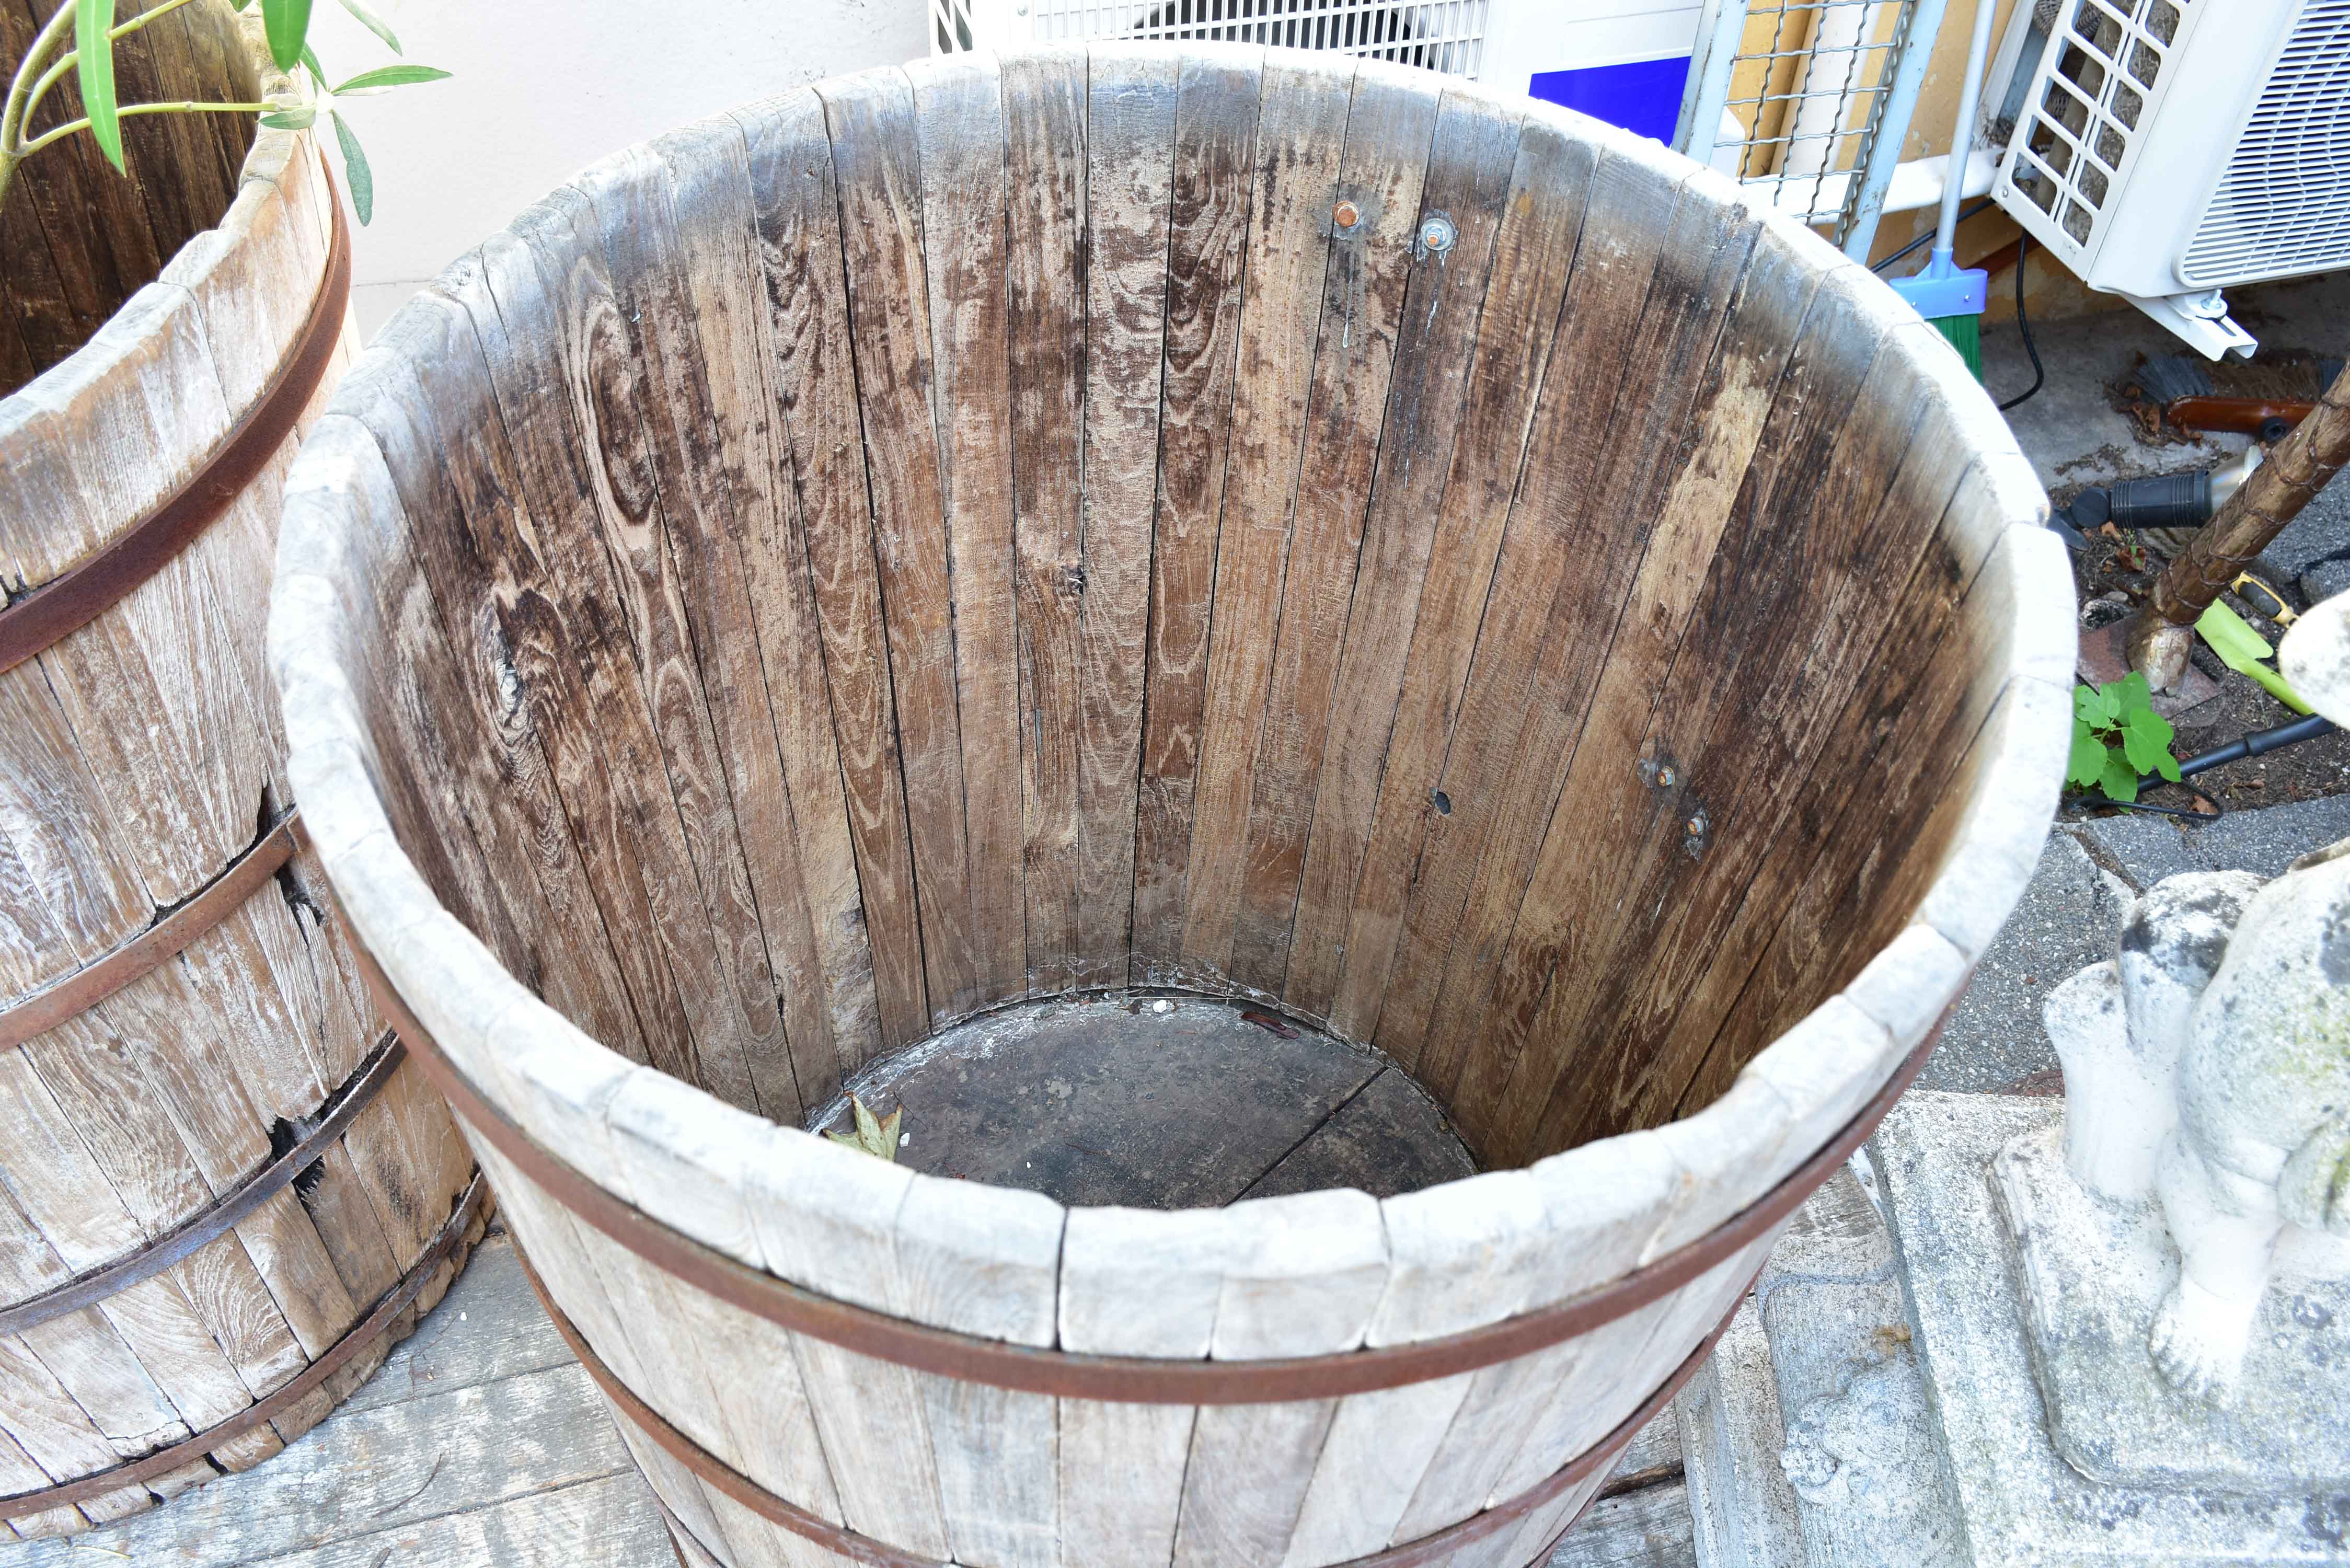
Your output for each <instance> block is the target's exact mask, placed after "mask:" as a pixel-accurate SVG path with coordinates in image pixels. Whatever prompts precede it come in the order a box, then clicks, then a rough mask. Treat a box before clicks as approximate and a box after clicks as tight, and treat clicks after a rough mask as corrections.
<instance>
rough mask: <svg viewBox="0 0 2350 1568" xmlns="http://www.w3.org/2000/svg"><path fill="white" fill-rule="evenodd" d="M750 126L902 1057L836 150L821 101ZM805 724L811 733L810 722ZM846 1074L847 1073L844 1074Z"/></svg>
mask: <svg viewBox="0 0 2350 1568" xmlns="http://www.w3.org/2000/svg"><path fill="white" fill-rule="evenodd" d="M741 123H742V125H743V134H744V138H745V140H746V141H747V143H748V145H749V149H750V171H751V188H752V191H753V192H754V205H755V207H756V211H757V223H758V238H759V257H760V265H761V271H762V274H763V275H764V279H765V285H766V295H767V311H768V347H769V350H770V352H771V354H772V355H773V370H772V375H773V380H772V389H773V396H774V398H775V407H776V409H777V410H778V411H779V413H780V414H781V416H782V419H783V422H784V428H785V435H786V439H787V442H788V445H789V448H790V452H791V462H792V473H793V483H794V488H795V493H796V494H797V496H798V499H799V517H798V519H797V524H796V526H795V527H793V529H792V531H791V534H790V535H789V545H788V549H789V554H790V556H792V557H795V558H798V559H805V561H806V568H807V576H808V581H809V586H810V590H811V592H812V595H813V597H814V600H815V607H816V626H817V628H818V635H819V639H820V641H821V644H822V649H823V657H824V663H823V669H824V672H825V680H826V682H827V687H828V690H829V694H830V701H831V708H832V732H833V735H834V736H835V738H836V742H837V746H838V750H839V773H840V778H841V784H842V788H843V790H844V792H845V794H846V795H847V802H848V813H849V831H850V836H851V841H852V842H853V844H854V846H855V853H856V862H857V871H858V888H859V890H860V893H861V897H862V909H863V921H862V924H863V929H864V935H865V945H866V949H867V951H868V953H869V954H870V959H871V964H872V971H873V984H874V991H875V1004H876V1006H877V1007H878V1009H879V1044H882V1045H887V1046H896V1045H903V1044H908V1043H909V1042H910V1041H913V1040H917V1039H920V1037H921V1036H922V1035H923V1034H925V1033H928V1032H929V1030H930V1027H931V1006H930V1002H929V1001H928V999H927V996H926V993H925V989H924V986H925V981H924V979H923V971H922V939H921V935H920V930H919V929H918V925H919V920H918V914H917V910H916V908H915V890H914V868H913V862H912V858H911V850H910V841H909V838H908V836H907V832H906V786H905V780H904V777H903V775H902V774H900V772H899V762H898V753H899V742H898V733H897V729H896V727H895V723H894V722H893V720H892V718H891V714H892V712H893V711H894V704H895V700H894V698H893V697H892V695H891V684H890V671H889V654H888V652H887V650H886V648H885V645H884V639H883V633H882V626H881V584H880V577H879V570H878V568H877V566H876V564H875V558H874V539H873V527H872V512H871V504H870V501H869V499H868V490H867V473H866V460H865V441H864V433H863V429H862V425H861V423H860V421H859V419H858V401H857V398H858V383H857V378H856V371H855V369H853V367H852V366H851V364H850V362H849V358H850V357H849V347H848V341H849V339H848V332H849V327H848V301H847V294H846V291H845V289H844V286H843V284H842V280H841V269H840V265H839V262H838V257H839V254H840V245H841V234H840V205H839V201H838V197H837V193H836V188H835V180H834V173H833V161H832V143H831V140H830V137H829V134H828V132H827V130H826V126H825V106H824V104H823V102H822V101H821V100H819V99H817V98H816V95H815V94H813V93H800V94H795V95H794V96H793V97H791V98H789V99H785V100H783V101H781V102H780V103H777V104H775V105H774V106H772V107H770V108H766V109H763V110H762V111H761V112H758V113H755V114H753V113H745V114H744V115H743V117H742V118H741ZM785 602H786V603H788V600H786V601H785ZM801 658H802V659H805V658H806V655H805V653H803V654H802V655H801ZM799 668H801V669H802V670H806V665H805V664H804V663H803V664H802V665H801V666H799ZM802 722H804V723H806V724H809V725H811V726H812V725H813V722H814V721H813V715H812V714H811V715H809V716H808V717H807V718H806V719H804V720H803V721H802ZM850 1065H852V1064H850V1063H848V1062H847V1061H844V1062H843V1063H842V1067H843V1069H844V1070H847V1068H848V1067H849V1066H850Z"/></svg>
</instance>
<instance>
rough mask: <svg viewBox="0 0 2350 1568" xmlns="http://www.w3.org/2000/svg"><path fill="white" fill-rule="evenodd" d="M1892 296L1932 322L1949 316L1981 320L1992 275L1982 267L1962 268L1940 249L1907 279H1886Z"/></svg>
mask: <svg viewBox="0 0 2350 1568" xmlns="http://www.w3.org/2000/svg"><path fill="white" fill-rule="evenodd" d="M1886 281H1887V283H1889V284H1891V285H1892V286H1893V292H1894V293H1896V294H1898V295H1899V296H1901V297H1902V298H1903V299H1906V300H1908V302H1909V308H1910V309H1912V310H1915V311H1916V312H1917V313H1918V315H1920V316H1922V317H1925V318H1926V319H1927V320H1929V321H1938V320H1940V319H1941V318H1942V317H1949V316H1981V314H1982V312H1983V302H1984V301H1985V299H1986V298H1987V297H1988V296H1989V293H1990V287H1991V274H1989V273H1987V272H1985V271H1983V270H1982V268H1981V267H1973V266H1965V267H1962V266H1960V265H1958V264H1957V263H1956V262H1954V261H1952V260H1951V259H1950V252H1948V251H1946V250H1943V249H1940V248H1939V247H1937V248H1936V249H1935V251H1934V254H1933V255H1932V256H1931V257H1930V258H1929V260H1928V261H1927V263H1926V265H1924V266H1923V267H1921V268H1920V269H1918V271H1917V272H1914V273H1912V274H1910V275H1908V277H1894V278H1887V279H1886Z"/></svg>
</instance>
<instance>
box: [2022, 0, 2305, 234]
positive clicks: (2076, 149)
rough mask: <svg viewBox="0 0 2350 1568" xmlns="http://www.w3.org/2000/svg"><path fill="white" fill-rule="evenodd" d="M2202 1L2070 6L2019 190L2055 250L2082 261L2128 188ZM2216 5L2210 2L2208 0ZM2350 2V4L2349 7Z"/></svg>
mask: <svg viewBox="0 0 2350 1568" xmlns="http://www.w3.org/2000/svg"><path fill="white" fill-rule="evenodd" d="M2197 3H2199V0H2068V3H2067V4H2065V5H2060V6H2059V7H2058V10H2057V15H2058V16H2059V17H2060V18H2061V20H2060V22H2059V24H2058V26H2057V29H2056V32H2055V34H2054V36H2053V37H2052V38H2051V39H2050V41H2049V48H2050V50H2051V51H2052V53H2053V57H2054V61H2055V64H2054V67H2053V68H2051V69H2049V71H2048V76H2047V79H2046V81H2045V82H2044V84H2043V86H2042V88H2041V92H2040V99H2039V101H2038V102H2036V103H2033V104H2030V105H2028V106H2027V107H2026V109H2025V114H2024V123H2023V126H2022V130H2021V131H2020V132H2019V133H2018V136H2017V138H2016V142H2015V147H2014V154H2015V156H2014V160H2013V166H2012V182H2013V184H2014V187H2015V189H2016V190H2017V191H2018V192H2021V193H2022V195H2023V196H2024V198H2025V199H2026V200H2028V201H2030V202H2033V204H2034V205H2036V206H2037V207H2038V208H2039V209H2040V210H2041V211H2042V212H2043V213H2047V214H2048V216H2049V217H2050V218H2051V219H2053V220H2054V223H2055V224H2056V228H2057V231H2058V234H2060V235H2061V240H2059V241H2055V242H2053V243H2054V248H2055V249H2056V250H2057V251H2059V252H2060V253H2061V254H2064V258H2065V259H2066V260H2067V261H2071V262H2078V261H2080V260H2081V259H2082V258H2084V257H2085V256H2086V255H2087V254H2088V253H2089V251H2090V249H2091V248H2092V242H2093V240H2094V239H2095V235H2096V231H2097V222H2098V215H2099V213H2102V212H2103V210H2104V208H2105V205H2106V198H2107V197H2108V196H2109V195H2110V194H2111V193H2112V191H2113V189H2114V187H2115V186H2116V184H2118V183H2120V182H2121V180H2122V170H2123V166H2124V164H2125V163H2126V161H2127V160H2128V158H2129V153H2130V142H2131V138H2132V137H2133V136H2134V135H2135V134H2136V133H2137V128H2138V121H2139V119H2140V118H2141V117H2142V116H2143V115H2144V114H2145V112H2146V104H2147V97H2148V95H2149V94H2150V93H2151V91H2152V90H2153V88H2154V86H2155V84H2156V83H2157V82H2158V81H2159V80H2161V79H2162V72H2163V67H2165V66H2166V65H2167V64H2168V60H2169V54H2170V47H2171V45H2172V44H2173V43H2174V42H2176V41H2177V39H2178V30H2179V26H2180V23H2181V21H2182V16H2181V13H2182V10H2183V8H2185V7H2186V6H2189V5H2194V4H2197ZM2201 3H2204V4H2208V3H2210V0H2201ZM2345 4H2350V0H2345Z"/></svg>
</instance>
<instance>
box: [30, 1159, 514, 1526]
mask: <svg viewBox="0 0 2350 1568" xmlns="http://www.w3.org/2000/svg"><path fill="white" fill-rule="evenodd" d="M488 1194H489V1184H488V1183H487V1182H486V1181H484V1179H483V1178H482V1176H481V1174H480V1173H479V1172H478V1171H477V1172H475V1173H474V1176H473V1185H472V1186H470V1187H468V1188H466V1189H465V1196H464V1198H463V1200H461V1201H460V1202H459V1203H458V1205H457V1207H456V1209H455V1210H453V1211H452V1213H451V1214H450V1216H449V1218H448V1219H447V1220H443V1221H442V1225H441V1229H440V1230H438V1231H434V1232H433V1235H432V1242H431V1244H430V1245H428V1246H427V1247H426V1248H425V1249H424V1251H423V1253H422V1255H421V1256H420V1257H419V1258H418V1259H417V1260H416V1262H414V1263H413V1264H411V1265H410V1267H409V1271H408V1272H407V1273H405V1274H403V1275H401V1276H400V1282H399V1283H398V1284H396V1285H394V1286H392V1287H391V1289H390V1291H389V1292H388V1293H385V1295H384V1296H383V1297H382V1299H381V1300H380V1301H378V1302H377V1303H376V1304H375V1306H374V1308H373V1309H372V1310H370V1311H369V1313H368V1314H367V1315H366V1316H365V1317H363V1318H361V1319H360V1320H359V1322H358V1323H357V1324H354V1325H353V1326H352V1328H351V1330H350V1332H349V1333H348V1334H344V1335H343V1337H342V1338H340V1339H338V1340H337V1341H335V1343H334V1344H333V1345H330V1346H329V1347H328V1350H327V1353H326V1354H325V1355H321V1356H320V1357H318V1359H317V1360H316V1361H314V1362H312V1363H310V1365H309V1366H307V1367H305V1368H304V1369H303V1370H302V1372H301V1374H300V1376H296V1378H295V1379H294V1380H293V1381H292V1382H290V1383H288V1384H286V1386H284V1387H282V1388H278V1389H275V1390H273V1391H272V1392H270V1393H269V1394H267V1395H266V1396H265V1397H262V1398H261V1399H259V1400H257V1401H256V1402H255V1403H254V1404H252V1405H248V1406H247V1407H244V1409H242V1410H240V1411H238V1412H237V1413H236V1414H235V1415H234V1416H231V1417H229V1418H228V1419H227V1420H225V1421H222V1422H220V1423H218V1424H217V1425H215V1426H212V1427H208V1428H205V1429H204V1430H203V1431H201V1432H198V1433H197V1434H196V1435H195V1436H194V1437H192V1438H183V1439H182V1440H181V1441H179V1442H176V1443H173V1444H172V1446H171V1447H170V1448H168V1449H156V1450H155V1451H154V1452H153V1453H151V1454H148V1455H146V1456H144V1457H143V1458H140V1459H132V1460H130V1462H128V1463H126V1464H120V1465H115V1466H113V1467H111V1468H109V1469H102V1470H99V1471H98V1472H96V1473H95V1474H92V1475H86V1476H80V1477H78V1478H76V1479H75V1480H69V1481H66V1482H63V1483H61V1484H59V1485H57V1486H53V1487H48V1488H45V1489H44V1490H40V1491H24V1492H18V1493H16V1495H15V1496H13V1497H0V1519H23V1518H26V1517H28V1516H30V1515H32V1514H36V1513H40V1512H42V1511H45V1510H47V1509H52V1508H63V1507H65V1506H67V1505H68V1504H69V1503H77V1502H80V1501H82V1500H84V1499H85V1498H92V1497H99V1496H103V1495H104V1494H105V1493H107V1492H110V1491H113V1490H118V1489H119V1488H121V1487H127V1486H134V1485H136V1484H138V1483H139V1482H140V1481H143V1480H149V1479H150V1478H151V1477H154V1476H160V1475H165V1474H168V1473H170V1472H171V1471H172V1470H175V1469H179V1468H180V1467H182V1465H186V1464H189V1463H192V1462H193V1461H194V1460H196V1459H202V1458H203V1456H204V1455H206V1454H208V1453H210V1452H212V1451H213V1449H217V1448H219V1447H221V1446H222V1445H223V1444H224V1443H229V1442H233V1441H234V1440H235V1439H236V1438H241V1437H243V1436H244V1434H245V1433H247V1432H249V1431H251V1430H253V1428H255V1427H258V1426H260V1425H261V1424H262V1423H263V1422H265V1421H268V1420H273V1419H275V1418H276V1417H277V1416H279V1415H280V1414H282V1413H284V1412H285V1411H286V1410H287V1409H289V1408H291V1407H293V1406H295V1405H296V1404H298V1403H299V1402H300V1401H301V1400H303V1399H304V1398H306V1397H308V1395H309V1394H310V1392H311V1391H312V1390H313V1389H315V1388H317V1386H319V1385H320V1384H322V1383H324V1382H325V1381H326V1380H327V1379H328V1378H329V1377H331V1376H334V1375H335V1374H336V1373H337V1372H339V1371H340V1370H342V1368H343V1366H344V1365H345V1364H346V1363H348V1361H350V1360H351V1358H352V1357H354V1356H356V1355H359V1353H360V1352H362V1351H364V1350H365V1349H367V1347H368V1346H369V1345H373V1344H374V1343H375V1341H376V1337H377V1335H379V1334H382V1333H383V1331H384V1330H385V1329H387V1328H389V1327H390V1325H391V1320H392V1319H394V1318H396V1317H398V1316H399V1315H400V1312H401V1310H402V1309H404V1308H405V1307H406V1306H407V1305H408V1303H411V1302H412V1301H414V1300H415V1299H416V1298H417V1296H418V1295H420V1294H421V1293H422V1292H423V1290H424V1286H425V1284H426V1283H427V1282H429V1281H430V1280H431V1279H432V1272H433V1271H434V1270H435V1269H437V1268H439V1267H440V1266H441V1262H442V1260H443V1259H445V1258H447V1257H448V1256H449V1255H450V1254H451V1253H452V1252H454V1251H456V1250H457V1249H458V1247H459V1246H461V1245H463V1242H464V1240H465V1232H466V1231H469V1230H471V1229H472V1228H473V1217H474V1216H475V1215H477V1214H479V1213H480V1212H481V1210H482V1204H483V1202H484V1199H486V1198H487V1196H488Z"/></svg>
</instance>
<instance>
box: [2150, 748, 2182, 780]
mask: <svg viewBox="0 0 2350 1568" xmlns="http://www.w3.org/2000/svg"><path fill="white" fill-rule="evenodd" d="M2154 771H2155V772H2156V773H2158V774H2161V775H2162V776H2163V777H2164V778H2167V779H2168V780H2169V781H2170V782H2171V783H2172V784H2177V783H2178V758H2176V757H2174V756H2172V755H2171V754H2170V753H2169V752H2168V751H2165V752H2164V753H2162V754H2161V755H2160V756H2158V757H2157V758H2155V759H2154Z"/></svg>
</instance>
